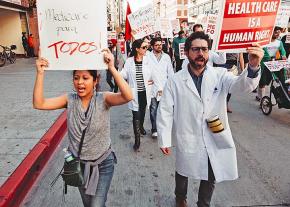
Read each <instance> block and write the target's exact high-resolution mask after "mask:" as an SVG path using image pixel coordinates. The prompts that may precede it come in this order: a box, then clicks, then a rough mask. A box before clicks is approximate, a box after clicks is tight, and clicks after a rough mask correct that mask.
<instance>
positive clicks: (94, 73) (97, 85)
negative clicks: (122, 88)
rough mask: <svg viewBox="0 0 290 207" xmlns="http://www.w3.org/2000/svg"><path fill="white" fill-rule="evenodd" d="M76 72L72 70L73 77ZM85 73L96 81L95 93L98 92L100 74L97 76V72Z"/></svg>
mask: <svg viewBox="0 0 290 207" xmlns="http://www.w3.org/2000/svg"><path fill="white" fill-rule="evenodd" d="M76 71H77V70H74V71H73V76H75V74H76ZM87 71H88V72H89V74H90V75H91V76H93V80H94V81H96V80H98V81H97V84H96V92H98V91H99V89H100V79H101V74H99V73H98V71H97V70H87Z"/></svg>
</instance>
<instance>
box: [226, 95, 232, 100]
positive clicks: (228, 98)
mask: <svg viewBox="0 0 290 207" xmlns="http://www.w3.org/2000/svg"><path fill="white" fill-rule="evenodd" d="M231 96H232V94H231V93H228V95H227V102H229V101H230V99H231Z"/></svg>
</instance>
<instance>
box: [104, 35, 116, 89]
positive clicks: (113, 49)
mask: <svg viewBox="0 0 290 207" xmlns="http://www.w3.org/2000/svg"><path fill="white" fill-rule="evenodd" d="M108 47H109V49H110V51H111V53H112V54H113V55H114V66H115V68H116V70H118V55H117V49H116V44H114V43H113V42H112V40H108ZM112 79H113V75H112V73H111V71H110V70H107V73H106V81H107V83H108V85H109V86H110V88H111V92H115V93H117V92H118V85H117V84H116V83H115V81H114V83H113V82H112Z"/></svg>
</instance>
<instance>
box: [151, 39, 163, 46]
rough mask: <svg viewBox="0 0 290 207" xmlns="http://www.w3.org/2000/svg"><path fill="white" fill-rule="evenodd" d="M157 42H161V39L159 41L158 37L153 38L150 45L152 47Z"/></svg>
mask: <svg viewBox="0 0 290 207" xmlns="http://www.w3.org/2000/svg"><path fill="white" fill-rule="evenodd" d="M158 41H160V42H162V39H161V38H160V37H155V38H153V39H152V40H151V42H150V44H151V45H152V46H154V45H155V43H156V42H158Z"/></svg>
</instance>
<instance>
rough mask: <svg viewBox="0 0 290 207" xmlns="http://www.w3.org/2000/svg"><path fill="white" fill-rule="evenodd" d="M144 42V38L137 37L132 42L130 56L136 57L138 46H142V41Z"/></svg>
mask: <svg viewBox="0 0 290 207" xmlns="http://www.w3.org/2000/svg"><path fill="white" fill-rule="evenodd" d="M143 42H144V40H143V39H137V40H135V41H134V42H133V43H132V50H131V53H130V57H133V56H134V57H136V56H137V50H136V49H137V48H140V47H141V45H142V43H143Z"/></svg>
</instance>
